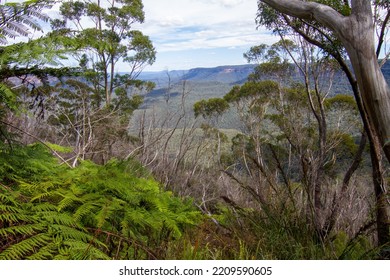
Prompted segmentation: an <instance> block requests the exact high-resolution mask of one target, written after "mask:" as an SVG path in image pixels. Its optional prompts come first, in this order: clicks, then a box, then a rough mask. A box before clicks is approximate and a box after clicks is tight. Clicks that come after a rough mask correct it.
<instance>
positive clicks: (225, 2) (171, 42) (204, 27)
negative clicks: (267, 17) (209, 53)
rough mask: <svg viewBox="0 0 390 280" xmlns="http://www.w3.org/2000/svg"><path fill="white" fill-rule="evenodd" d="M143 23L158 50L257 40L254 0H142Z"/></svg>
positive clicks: (196, 47)
mask: <svg viewBox="0 0 390 280" xmlns="http://www.w3.org/2000/svg"><path fill="white" fill-rule="evenodd" d="M143 3H144V10H145V14H146V21H145V23H144V24H143V25H142V26H140V27H139V28H140V29H141V30H142V31H143V32H144V33H145V34H146V35H149V36H150V37H151V39H152V41H153V43H154V45H155V46H156V49H157V51H158V52H166V51H180V50H188V49H207V48H218V47H227V48H229V47H237V46H249V45H253V44H257V43H262V42H259V41H258V38H259V35H260V32H259V31H258V30H256V24H255V17H256V12H257V4H256V1H253V0H160V1H156V0H144V1H143Z"/></svg>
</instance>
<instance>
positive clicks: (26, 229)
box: [0, 224, 43, 236]
mask: <svg viewBox="0 0 390 280" xmlns="http://www.w3.org/2000/svg"><path fill="white" fill-rule="evenodd" d="M42 229H43V227H42V225H39V224H27V225H17V226H10V227H4V228H0V236H9V235H18V234H21V235H33V234H36V233H37V232H39V231H40V230H42Z"/></svg>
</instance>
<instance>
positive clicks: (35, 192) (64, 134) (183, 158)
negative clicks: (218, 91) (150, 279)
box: [0, 0, 390, 259]
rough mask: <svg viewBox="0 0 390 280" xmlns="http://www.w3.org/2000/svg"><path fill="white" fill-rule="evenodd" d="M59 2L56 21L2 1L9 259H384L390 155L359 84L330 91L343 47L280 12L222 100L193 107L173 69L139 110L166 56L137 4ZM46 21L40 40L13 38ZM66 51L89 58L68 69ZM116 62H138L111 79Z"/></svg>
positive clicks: (35, 5) (3, 250) (0, 235)
mask: <svg viewBox="0 0 390 280" xmlns="http://www.w3.org/2000/svg"><path fill="white" fill-rule="evenodd" d="M63 2H64V3H63V5H62V8H61V9H60V11H61V15H62V18H60V19H50V18H48V17H47V16H46V15H45V14H44V10H43V9H44V8H47V7H50V4H51V3H52V2H51V1H42V0H30V1H26V2H25V3H23V4H12V5H11V4H5V5H1V6H0V9H1V10H2V17H3V18H2V21H0V29H1V32H0V36H1V37H0V38H1V39H2V41H1V43H2V44H3V45H2V46H1V48H0V59H1V62H2V69H1V71H0V79H1V84H0V259H378V258H388V257H389V252H390V244H389V243H388V241H386V240H388V234H389V232H388V231H387V233H386V229H387V230H388V226H389V225H388V221H384V220H383V217H382V216H378V215H380V214H381V213H382V214H383V213H384V212H383V211H378V209H379V208H380V207H382V208H380V209H385V208H386V207H388V206H389V196H388V193H387V181H388V175H387V172H386V171H387V168H388V163H387V162H386V161H383V160H382V158H380V161H377V160H375V159H378V157H377V156H379V155H381V154H382V151H379V150H376V148H375V146H373V145H372V144H371V145H370V143H371V142H372V141H371V140H372V139H371V138H370V137H369V135H368V134H369V131H367V127H366V123H365V121H364V118H363V119H362V118H361V112H360V109H361V108H360V107H359V106H360V105H361V104H359V100H358V101H356V92H354V93H355V98H354V96H353V95H350V94H337V95H334V94H330V93H331V92H335V91H334V89H333V86H334V75H335V73H337V72H338V71H340V68H341V69H342V70H343V71H344V70H345V71H346V69H343V66H345V65H344V64H343V65H341V66H340V62H343V61H344V62H345V60H346V57H345V53H343V51H342V50H343V49H342V46H341V45H340V44H336V42H335V45H334V46H335V48H331V49H325V50H324V49H323V48H321V46H318V45H315V44H314V45H313V44H312V43H313V42H311V41H310V40H309V39H310V38H309V37H307V38H305V37H304V36H302V35H303V34H299V32H298V35H299V36H298V35H297V34H296V32H297V31H299V30H298V29H296V30H295V29H294V28H300V27H302V26H303V24H309V23H306V22H304V23H302V26H298V25H293V24H291V23H289V21H288V20H289V18H284V20H285V21H286V22H285V23H283V24H291V25H290V26H289V25H284V26H285V27H286V29H284V30H283V32H281V31H282V30H279V29H276V31H277V32H278V33H279V35H280V36H281V41H280V42H278V43H276V44H274V45H271V46H269V45H258V46H254V47H252V48H251V49H250V50H248V52H247V53H245V54H244V57H245V58H246V59H248V62H251V63H256V64H257V67H256V68H255V71H254V72H253V73H252V74H251V75H250V76H249V77H248V79H247V80H246V81H245V82H244V83H241V84H238V85H235V86H232V87H229V89H227V90H226V94H225V95H224V96H223V97H219V98H209V99H207V98H205V96H202V98H203V99H202V100H197V101H196V102H195V104H193V103H194V102H193V100H194V99H193V98H194V97H193V96H192V95H191V94H192V93H193V88H192V87H194V86H196V84H191V85H190V84H188V83H187V82H186V81H185V80H184V81H181V82H179V83H176V84H175V85H174V84H171V83H170V82H169V76H168V77H167V79H168V82H167V85H168V86H167V87H166V88H164V89H161V90H160V91H161V95H160V98H162V99H163V102H160V103H159V104H160V105H159V106H158V108H156V107H153V106H151V104H152V103H150V104H146V105H144V106H142V104H143V100H144V97H145V95H147V94H148V92H150V91H151V90H152V89H153V87H154V85H153V83H150V82H145V81H142V80H139V79H138V75H139V73H140V71H142V69H143V67H144V66H145V65H146V64H151V63H153V61H154V59H155V54H156V53H155V50H154V48H153V45H152V42H151V41H150V40H149V38H148V37H147V36H144V35H143V34H142V33H141V32H139V31H137V30H132V24H133V23H134V22H139V23H142V22H143V18H144V15H143V11H142V1H127V0H121V1H116V2H115V3H116V4H115V5H114V4H113V6H112V7H110V8H107V6H104V5H100V3H101V1H98V2H95V1H63ZM336 2H338V1H334V3H333V2H332V4H329V5H336V4H337V3H336ZM340 2H343V3H344V2H345V1H340ZM379 2H380V3H379ZM379 2H378V1H376V2H375V3H377V6H376V8H377V9H378V10H379V9H384V8H386V7H385V6H383V5H382V2H381V1H379ZM110 3H111V2H110ZM112 3H114V2H112ZM345 5H347V4H345ZM337 7H338V6H337ZM337 7H335V8H337ZM343 7H344V6H343ZM260 8H261V7H260ZM263 8H264V7H263ZM344 8H345V7H344ZM387 8H388V7H387ZM264 9H265V8H264ZM385 10H386V9H385ZM262 11H263V12H264V13H263V14H260V16H263V19H264V20H265V19H268V20H270V21H267V23H268V24H269V25H270V26H273V27H275V26H276V24H281V21H277V20H276V19H280V18H278V17H274V16H275V14H273V13H272V11H270V10H259V12H262ZM387 13H388V10H387ZM266 15H267V16H273V17H269V18H266V17H265V16H266ZM380 15H383V12H381V13H380ZM279 16H280V15H279ZM27 17H28V19H29V20H27V19H26V18H27ZM86 17H88V18H89V19H90V20H92V22H94V23H95V24H96V26H94V28H90V27H89V26H83V23H84V22H85V21H83V19H84V18H86ZM376 19H377V20H378V21H379V20H382V19H381V18H380V17H379V16H378V17H377V18H376ZM42 20H46V21H50V22H51V25H52V31H51V32H49V33H47V34H45V35H44V36H43V37H42V38H39V39H36V40H31V41H28V42H25V43H17V44H10V43H7V40H9V39H11V38H12V37H16V36H24V35H25V34H26V32H27V31H26V30H28V29H29V28H35V29H39V28H40V26H39V21H42ZM388 20H389V19H388V17H387V19H386V18H385V19H383V20H382V21H381V25H380V26H381V27H383V29H384V30H385V29H386V28H387V25H388ZM273 24H274V25H273ZM289 28H290V29H289ZM310 28H314V29H313V30H311V29H310ZM306 31H308V32H309V31H310V32H314V31H316V32H318V33H310V32H309V33H308V34H309V35H313V34H316V36H317V35H318V34H320V35H321V36H324V37H325V38H327V39H329V40H331V39H334V38H333V37H331V36H328V35H327V34H326V33H323V32H322V33H321V29H320V27H319V26H315V25H310V26H309V27H308V29H306ZM287 35H288V36H287ZM96 37H98V38H100V40H99V42H98V43H99V44H97V43H96V40H94V38H96ZM304 38H305V39H306V40H305V39H304ZM316 38H317V39H318V38H320V37H316ZM321 38H322V37H321ZM322 39H323V38H322ZM337 54H339V55H340V57H337ZM70 56H72V57H73V59H75V60H77V61H78V63H79V66H78V67H74V68H64V67H59V66H60V62H61V60H62V59H65V58H66V57H70ZM118 61H124V62H126V63H128V64H129V67H130V69H132V71H131V72H130V73H128V74H126V75H116V74H115V73H116V72H117V71H116V69H117V63H118ZM51 66H53V67H51ZM348 74H351V73H350V72H348V73H347V75H348ZM350 81H351V82H353V81H352V80H350ZM223 86H224V87H226V85H223ZM173 88H175V90H173ZM351 88H352V90H357V87H356V84H354V83H351ZM173 93H174V94H173ZM226 119H229V120H231V119H234V122H226V121H225V120H226ZM227 123H228V124H229V123H234V126H233V125H232V126H231V127H227V126H226V124H227ZM221 127H223V128H221ZM370 141H371V142H370ZM373 149H374V150H373ZM373 158H374V160H373ZM378 164H379V165H378ZM379 171H380V174H378V173H377V172H379ZM373 178H374V180H373ZM378 180H380V181H378ZM378 182H379V183H380V187H381V191H380V192H378V190H377V184H378ZM386 234H387V235H386Z"/></svg>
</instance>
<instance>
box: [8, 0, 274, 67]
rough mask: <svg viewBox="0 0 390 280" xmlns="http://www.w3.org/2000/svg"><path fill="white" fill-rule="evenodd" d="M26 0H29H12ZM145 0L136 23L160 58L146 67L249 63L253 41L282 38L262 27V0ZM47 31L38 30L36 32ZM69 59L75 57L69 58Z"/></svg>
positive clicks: (54, 10)
mask: <svg viewBox="0 0 390 280" xmlns="http://www.w3.org/2000/svg"><path fill="white" fill-rule="evenodd" d="M0 1H1V0H0ZM22 1H25V0H9V1H7V2H22ZM3 2H4V1H1V3H3ZM142 2H143V5H144V12H145V22H144V23H143V24H140V25H135V26H134V29H137V30H140V31H142V33H143V34H145V35H147V36H149V38H150V39H151V41H152V43H153V45H154V47H155V48H156V51H157V57H156V62H155V63H154V64H153V65H152V66H147V67H146V68H145V70H144V71H166V70H187V69H191V68H197V67H216V66H223V65H241V64H245V63H247V61H246V60H245V59H244V58H243V53H244V52H246V51H248V50H249V48H250V47H252V46H255V45H258V44H262V43H266V44H272V43H275V42H276V41H278V38H277V37H276V36H274V35H272V34H271V32H270V31H268V30H265V29H264V28H262V27H261V28H257V26H256V23H255V19H256V13H257V0H143V1H142ZM58 9H59V5H55V6H54V7H53V8H52V10H48V11H47V12H46V14H48V15H49V16H51V17H56V15H58ZM47 28H48V27H47ZM44 29H46V28H45V24H44ZM41 35H42V34H41V33H39V32H38V33H37V34H33V37H34V36H41ZM67 63H71V62H70V61H68V62H65V64H67ZM122 67H124V64H123V65H122ZM121 71H126V70H125V69H121Z"/></svg>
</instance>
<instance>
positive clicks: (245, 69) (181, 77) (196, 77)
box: [139, 64, 256, 87]
mask: <svg viewBox="0 0 390 280" xmlns="http://www.w3.org/2000/svg"><path fill="white" fill-rule="evenodd" d="M255 67H256V65H253V64H245V65H226V66H217V67H211V68H205V67H198V68H193V69H190V70H173V71H160V72H143V73H141V75H140V76H139V78H140V79H142V80H148V81H152V82H155V83H156V84H157V85H158V86H159V87H160V86H162V87H163V86H165V85H166V84H167V83H168V82H170V83H177V82H179V81H191V82H220V83H228V84H234V83H241V82H243V81H246V80H247V78H248V76H249V74H251V73H252V72H253V70H254V69H255Z"/></svg>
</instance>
